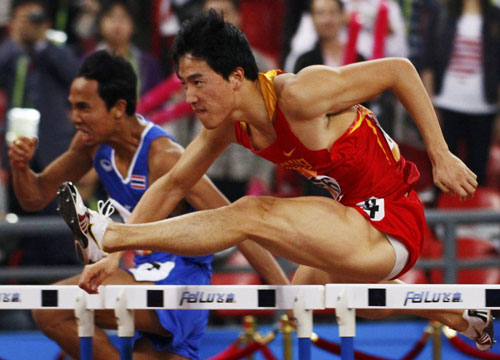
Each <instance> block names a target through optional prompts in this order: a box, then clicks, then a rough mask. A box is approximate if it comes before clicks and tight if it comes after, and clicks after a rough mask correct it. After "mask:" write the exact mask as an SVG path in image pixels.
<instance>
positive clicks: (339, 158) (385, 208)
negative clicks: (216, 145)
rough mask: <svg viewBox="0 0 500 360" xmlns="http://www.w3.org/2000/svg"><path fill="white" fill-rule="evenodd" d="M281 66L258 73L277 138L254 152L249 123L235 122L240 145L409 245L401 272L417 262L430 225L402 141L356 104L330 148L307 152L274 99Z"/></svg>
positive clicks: (417, 176) (415, 169)
mask: <svg viewBox="0 0 500 360" xmlns="http://www.w3.org/2000/svg"><path fill="white" fill-rule="evenodd" d="M281 73H282V71H281V70H271V71H269V72H267V73H261V74H259V80H260V83H261V88H262V92H263V94H264V99H265V101H266V106H267V110H268V114H269V119H270V121H273V118H274V129H275V131H276V134H277V139H276V140H275V142H274V143H273V144H271V145H270V146H268V147H266V148H264V149H262V150H259V151H256V150H254V149H253V147H252V145H251V143H250V139H249V136H248V133H247V124H246V123H242V122H240V123H237V124H236V138H237V141H238V143H240V144H241V145H243V146H245V147H247V148H248V149H250V150H251V151H252V152H254V153H255V154H257V155H258V156H261V157H263V158H265V159H267V160H269V161H271V162H273V163H275V164H277V165H280V166H283V167H285V168H287V169H292V170H296V171H298V172H300V173H301V174H302V175H304V176H306V177H307V178H308V179H310V180H311V181H312V182H314V183H315V184H316V185H318V186H321V187H323V188H325V189H327V190H328V191H329V192H330V193H331V194H332V196H333V198H334V199H336V200H338V201H339V202H340V203H342V204H344V205H346V206H349V207H353V208H355V209H356V210H358V211H359V212H360V213H361V214H362V215H363V216H364V217H365V218H367V219H368V220H369V221H370V222H371V224H372V225H373V226H374V227H375V228H376V229H378V230H380V231H382V232H384V233H386V234H388V235H391V236H392V237H393V238H395V239H397V240H398V241H400V242H401V243H403V244H404V245H405V246H406V248H407V249H408V252H409V255H410V258H409V261H408V264H406V266H405V268H404V269H403V271H402V272H401V273H400V274H399V275H398V276H400V275H402V274H403V273H405V272H406V271H408V270H409V269H410V268H411V267H412V266H413V265H414V264H415V262H416V261H417V258H418V255H419V254H420V251H421V248H422V243H423V237H424V234H425V229H426V224H425V216H424V211H423V206H422V204H421V203H420V201H419V200H418V197H417V195H416V193H415V192H414V191H413V190H412V188H413V187H414V185H415V184H416V183H417V181H418V178H419V176H420V174H419V172H418V170H417V167H416V166H415V164H413V163H411V162H409V161H406V160H405V159H404V158H403V157H402V156H401V155H400V153H399V148H398V145H397V144H396V143H395V142H394V141H393V140H392V139H391V138H390V137H389V136H388V135H387V134H386V133H385V132H384V130H382V128H381V127H380V125H379V123H378V121H377V119H376V118H375V115H374V114H373V113H372V112H371V111H370V110H368V109H366V108H364V107H363V106H361V105H357V110H358V115H357V118H356V120H355V121H354V122H353V123H352V125H351V126H350V127H349V129H347V131H346V132H345V133H344V134H343V135H342V136H341V137H340V138H339V139H337V140H336V141H335V142H334V143H333V145H332V148H331V150H330V151H329V150H328V149H322V150H309V149H308V148H306V147H305V146H304V145H303V144H302V142H301V141H300V140H299V138H298V137H297V136H296V135H295V134H294V133H293V131H292V130H291V129H290V126H289V124H288V121H287V120H286V119H285V117H284V116H283V114H282V112H281V110H280V108H279V107H278V105H277V102H276V93H275V90H274V85H273V79H274V77H275V76H277V75H279V74H281Z"/></svg>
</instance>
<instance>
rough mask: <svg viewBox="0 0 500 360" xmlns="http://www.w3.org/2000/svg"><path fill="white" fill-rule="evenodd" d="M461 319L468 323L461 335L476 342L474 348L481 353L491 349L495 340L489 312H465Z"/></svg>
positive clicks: (491, 317) (492, 318)
mask: <svg viewBox="0 0 500 360" xmlns="http://www.w3.org/2000/svg"><path fill="white" fill-rule="evenodd" d="M463 318H464V319H465V320H467V322H468V323H469V327H468V328H467V330H466V331H464V332H462V334H463V335H465V336H467V337H468V338H471V339H472V340H474V341H475V342H476V347H477V348H478V349H479V350H481V351H486V350H489V349H491V348H492V347H493V344H494V343H495V339H494V337H493V320H494V319H495V318H494V317H493V316H492V315H491V310H465V311H464V314H463Z"/></svg>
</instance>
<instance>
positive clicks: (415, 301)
mask: <svg viewBox="0 0 500 360" xmlns="http://www.w3.org/2000/svg"><path fill="white" fill-rule="evenodd" d="M161 308H163V309H189V310H193V309H210V310H211V309H234V310H236V309H246V310H255V309H263V310H264V309H284V310H286V309H294V314H295V317H296V320H297V325H298V327H297V335H298V338H299V358H300V359H310V356H311V355H310V353H311V343H310V336H311V334H312V327H313V321H312V310H316V309H324V308H331V309H336V316H337V321H338V324H339V335H340V337H341V347H342V359H343V360H348V359H353V358H354V348H353V338H354V336H355V326H356V323H355V309H384V308H385V309H497V310H498V309H500V285H392V284H391V285H387V284H384V285H382V284H328V285H326V286H319V285H302V286H293V285H289V286H264V285H263V286H259V285H247V286H232V285H226V286H154V285H153V286H149V285H148V286H142V285H132V286H130V285H129V286H120V285H113V286H111V285H108V286H102V287H100V293H99V294H97V295H89V294H87V293H85V292H84V291H83V290H81V289H79V288H78V287H76V286H0V310H1V309H74V311H75V316H76V318H77V323H78V334H79V336H80V338H81V355H82V356H81V358H82V359H91V358H92V342H91V339H92V335H93V333H94V317H93V311H94V310H96V309H114V310H115V314H116V316H117V320H118V336H119V337H120V338H122V339H123V344H122V348H121V358H122V359H131V358H132V348H131V341H130V340H131V339H132V337H133V336H134V316H133V314H134V313H133V310H135V309H161Z"/></svg>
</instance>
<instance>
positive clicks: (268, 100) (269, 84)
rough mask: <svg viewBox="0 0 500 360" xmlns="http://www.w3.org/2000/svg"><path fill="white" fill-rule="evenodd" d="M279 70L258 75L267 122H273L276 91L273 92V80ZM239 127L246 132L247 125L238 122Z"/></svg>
mask: <svg viewBox="0 0 500 360" xmlns="http://www.w3.org/2000/svg"><path fill="white" fill-rule="evenodd" d="M281 72H282V71H281V70H269V71H268V72H265V73H259V83H260V88H261V90H262V96H264V102H265V104H266V109H267V113H268V115H269V120H271V121H272V120H273V118H274V113H275V111H276V91H275V90H274V83H273V81H274V78H275V77H276V76H277V75H279V74H280V73H281ZM240 126H241V128H242V129H243V130H244V131H247V124H246V123H245V122H243V121H240Z"/></svg>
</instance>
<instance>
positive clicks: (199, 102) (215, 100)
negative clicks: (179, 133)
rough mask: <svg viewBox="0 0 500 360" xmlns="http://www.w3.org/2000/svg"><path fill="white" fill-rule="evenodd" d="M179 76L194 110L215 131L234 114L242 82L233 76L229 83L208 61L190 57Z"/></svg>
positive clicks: (181, 64)
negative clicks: (238, 89)
mask: <svg viewBox="0 0 500 360" xmlns="http://www.w3.org/2000/svg"><path fill="white" fill-rule="evenodd" d="M178 75H179V78H180V79H181V81H182V83H183V85H184V91H185V93H186V102H187V103H188V104H190V105H191V106H192V107H193V110H194V111H195V113H196V115H197V116H198V118H199V119H200V121H201V123H202V124H203V126H204V127H205V128H207V129H213V128H216V127H217V126H219V125H220V124H221V123H222V122H223V121H224V120H225V119H227V118H228V117H229V116H230V114H231V112H232V111H233V108H234V104H235V99H236V92H235V90H236V89H237V88H238V87H239V84H238V82H239V80H238V79H237V78H236V77H235V76H233V75H230V76H229V80H225V79H224V78H223V77H222V76H221V75H219V74H217V73H216V72H215V71H213V70H212V68H211V67H210V66H209V65H208V64H207V63H206V61H205V60H200V59H197V58H194V57H192V56H190V55H186V56H184V57H182V58H181V59H180V61H179V69H178Z"/></svg>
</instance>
